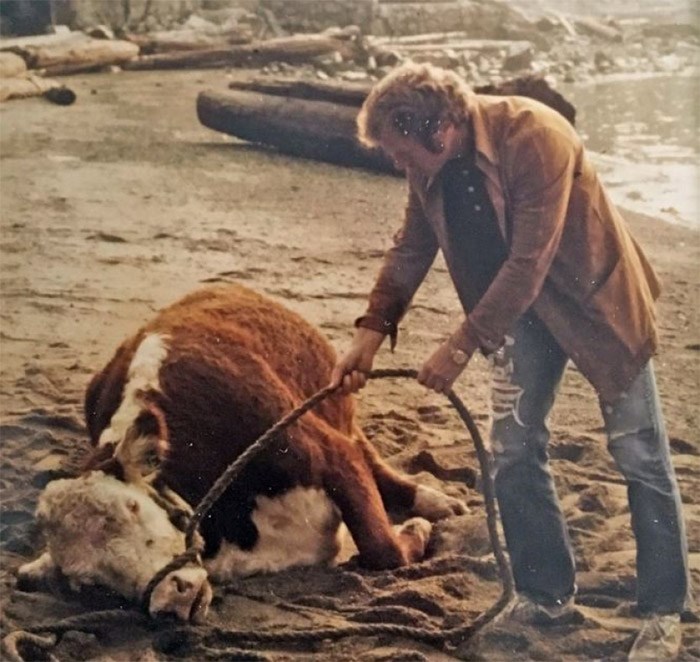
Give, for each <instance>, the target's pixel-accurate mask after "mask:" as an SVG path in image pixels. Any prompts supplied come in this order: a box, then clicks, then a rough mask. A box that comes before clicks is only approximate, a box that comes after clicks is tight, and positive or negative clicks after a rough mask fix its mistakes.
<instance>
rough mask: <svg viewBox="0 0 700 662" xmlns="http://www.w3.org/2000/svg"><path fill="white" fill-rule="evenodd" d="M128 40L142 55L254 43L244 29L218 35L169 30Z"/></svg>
mask: <svg viewBox="0 0 700 662" xmlns="http://www.w3.org/2000/svg"><path fill="white" fill-rule="evenodd" d="M127 39H128V40H129V41H130V42H132V43H134V44H136V45H137V46H138V47H139V48H140V50H141V54H142V55H152V54H155V53H172V52H174V51H175V52H178V51H199V50H206V49H212V48H226V47H228V46H232V45H238V44H247V43H249V42H250V41H252V37H251V35H250V32H249V31H248V30H244V29H242V28H236V29H232V30H228V31H226V32H223V31H220V32H218V33H212V32H204V31H201V30H199V31H198V30H168V31H158V32H150V33H148V34H130V35H127Z"/></svg>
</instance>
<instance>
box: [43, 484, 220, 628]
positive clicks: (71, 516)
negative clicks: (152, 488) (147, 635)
mask: <svg viewBox="0 0 700 662" xmlns="http://www.w3.org/2000/svg"><path fill="white" fill-rule="evenodd" d="M37 521H38V522H39V525H40V527H41V528H42V530H43V532H44V535H45V538H46V542H47V547H48V554H50V556H51V559H52V561H53V563H54V565H55V566H57V567H58V568H59V569H60V570H61V572H62V573H63V574H64V575H66V577H68V579H69V580H70V582H71V585H72V586H73V587H74V588H79V587H80V586H82V585H86V584H99V585H103V586H107V587H109V588H111V589H113V590H115V591H117V592H118V593H120V594H121V595H123V596H124V597H127V598H130V599H136V600H138V599H140V597H141V595H142V594H143V591H144V589H145V588H146V586H147V584H148V582H149V581H150V579H151V578H152V577H153V575H154V574H155V573H156V572H157V571H158V570H160V569H161V568H162V567H163V566H165V565H166V564H167V563H169V562H170V561H171V560H172V559H173V557H174V556H176V555H178V554H180V553H182V552H183V551H184V549H185V536H184V534H183V533H182V532H181V531H179V530H178V529H177V528H176V527H175V526H174V525H173V524H172V523H171V522H170V520H169V519H168V515H167V513H166V512H165V510H163V509H162V508H160V507H159V506H158V505H156V503H155V502H154V501H153V500H152V499H151V498H150V497H149V496H148V495H147V494H146V492H145V491H144V490H143V489H141V488H140V487H138V486H136V485H132V484H129V483H124V482H121V481H119V480H117V479H116V478H114V477H113V476H110V475H107V474H104V473H102V472H101V471H93V472H90V473H89V474H86V475H84V476H81V477H79V478H74V479H67V480H56V481H53V482H51V483H49V484H48V485H47V487H46V489H45V490H44V492H43V494H42V495H41V497H40V499H39V505H38V507H37ZM211 597H212V590H211V587H210V585H209V582H208V580H207V574H206V571H205V570H204V569H203V568H201V567H194V566H186V567H184V568H182V569H180V570H176V571H173V572H171V573H170V574H168V575H167V576H166V577H165V578H164V579H163V580H162V581H161V582H160V583H159V584H158V585H157V586H156V587H155V589H154V591H153V593H152V595H151V599H150V604H149V611H150V613H151V614H152V615H156V614H161V613H171V614H175V615H176V616H177V617H178V618H180V619H182V620H185V621H189V620H192V621H201V620H203V619H204V617H205V616H206V612H207V609H208V607H209V603H210V602H211Z"/></svg>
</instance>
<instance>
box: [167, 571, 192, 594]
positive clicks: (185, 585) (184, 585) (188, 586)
mask: <svg viewBox="0 0 700 662" xmlns="http://www.w3.org/2000/svg"><path fill="white" fill-rule="evenodd" d="M170 579H171V581H172V582H173V583H174V584H175V586H176V587H177V592H178V593H187V592H188V591H191V590H192V588H193V584H192V582H191V581H189V580H187V579H185V578H184V577H181V576H180V575H173V576H172V577H171V578H170Z"/></svg>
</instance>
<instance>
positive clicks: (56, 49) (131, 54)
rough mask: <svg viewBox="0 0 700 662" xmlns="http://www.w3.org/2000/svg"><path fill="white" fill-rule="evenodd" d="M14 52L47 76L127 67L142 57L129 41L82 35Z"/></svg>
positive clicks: (31, 67) (17, 48) (15, 49)
mask: <svg viewBox="0 0 700 662" xmlns="http://www.w3.org/2000/svg"><path fill="white" fill-rule="evenodd" d="M12 51H13V52H15V53H17V54H18V55H20V56H21V57H22V58H23V59H24V61H25V62H26V63H27V67H28V68H29V69H42V70H43V71H44V73H45V74H46V75H48V76H58V75H63V74H74V73H79V72H82V71H91V70H94V69H99V68H101V67H105V66H108V65H121V64H124V63H125V62H127V61H128V60H131V59H132V58H135V57H136V56H137V55H138V54H139V47H138V46H137V45H136V44H132V43H130V42H128V41H121V40H108V39H91V38H90V37H86V36H84V35H83V36H80V37H74V38H69V39H65V40H61V41H57V42H55V43H49V44H47V45H38V46H36V45H27V46H17V47H14V48H13V49H12Z"/></svg>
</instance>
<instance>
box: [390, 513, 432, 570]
mask: <svg viewBox="0 0 700 662" xmlns="http://www.w3.org/2000/svg"><path fill="white" fill-rule="evenodd" d="M432 530H433V525H432V524H431V523H430V522H429V521H428V520H427V519H424V518H422V517H412V518H411V519H409V520H406V521H405V522H404V523H403V524H399V525H398V526H397V527H396V532H397V533H398V536H399V539H400V540H401V546H402V547H403V550H404V552H405V554H406V557H407V559H408V561H409V563H414V562H415V561H420V560H422V559H423V558H424V557H425V551H426V549H427V547H428V541H429V540H430V532H431V531H432Z"/></svg>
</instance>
